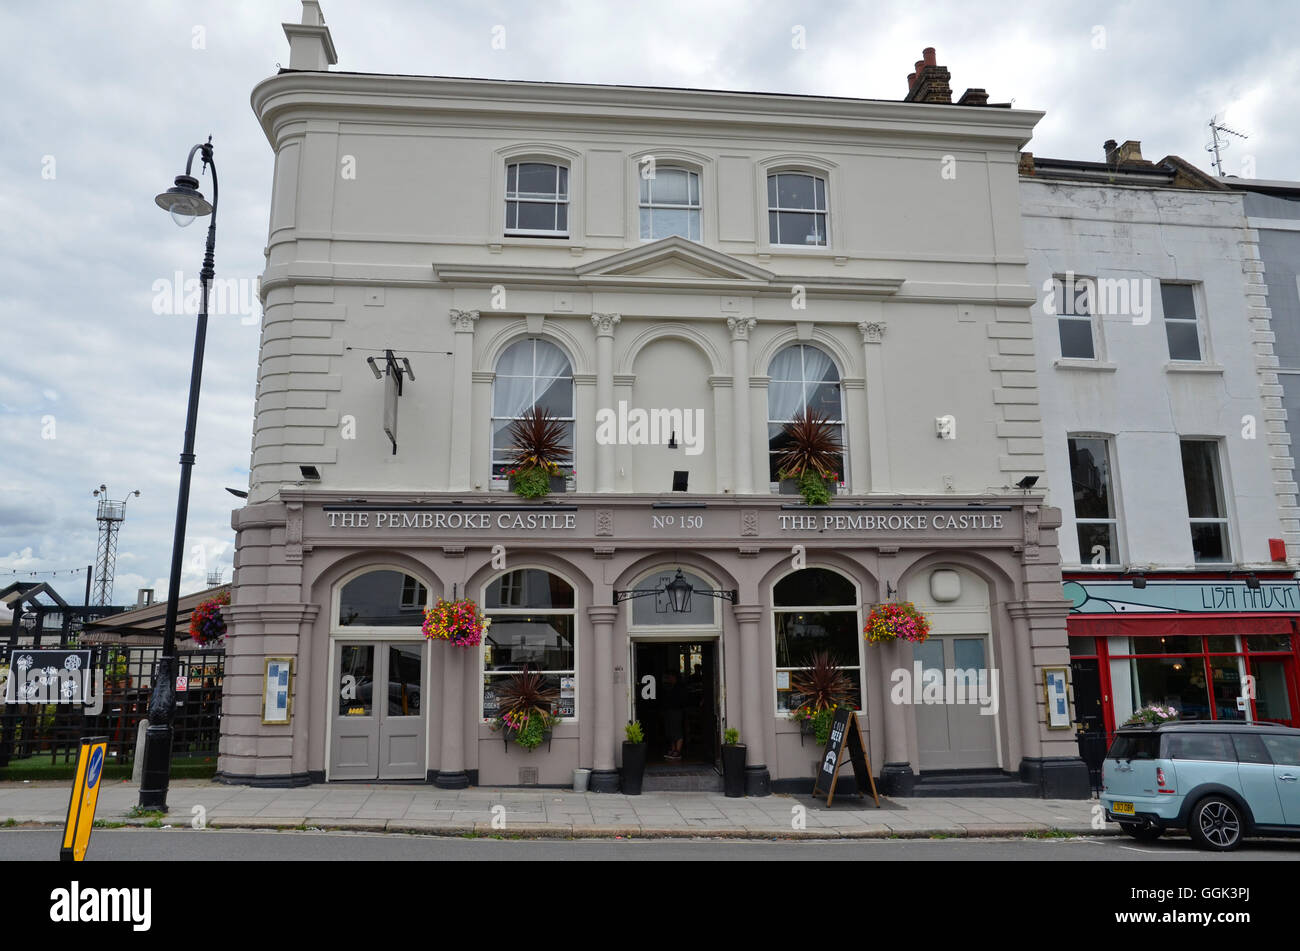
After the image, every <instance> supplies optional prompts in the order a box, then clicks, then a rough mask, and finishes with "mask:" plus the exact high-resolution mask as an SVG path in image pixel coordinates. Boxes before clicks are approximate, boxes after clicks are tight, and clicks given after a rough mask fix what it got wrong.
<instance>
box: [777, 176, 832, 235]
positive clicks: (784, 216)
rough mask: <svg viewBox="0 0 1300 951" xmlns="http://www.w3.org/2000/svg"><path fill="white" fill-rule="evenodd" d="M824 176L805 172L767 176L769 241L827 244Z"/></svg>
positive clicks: (827, 227) (826, 208)
mask: <svg viewBox="0 0 1300 951" xmlns="http://www.w3.org/2000/svg"><path fill="white" fill-rule="evenodd" d="M829 214H830V213H829V208H828V206H827V204H826V179H824V178H818V177H817V176H816V175H809V174H808V173H806V172H773V173H772V174H770V175H768V176H767V240H768V243H769V244H786V245H798V246H800V247H823V248H824V247H826V246H827V245H828V244H829V243H830V230H829V228H830V225H829V222H828V218H829Z"/></svg>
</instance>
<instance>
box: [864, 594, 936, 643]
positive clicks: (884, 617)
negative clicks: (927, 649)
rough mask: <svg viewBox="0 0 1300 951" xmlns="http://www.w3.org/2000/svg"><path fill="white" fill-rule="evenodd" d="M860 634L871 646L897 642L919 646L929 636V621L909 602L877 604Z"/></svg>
mask: <svg viewBox="0 0 1300 951" xmlns="http://www.w3.org/2000/svg"><path fill="white" fill-rule="evenodd" d="M862 633H863V636H864V637H866V639H867V640H868V641H870V642H871V643H872V644H878V643H880V642H881V641H885V642H888V641H897V640H904V641H911V642H912V643H914V644H920V643H921V642H922V641H924V640H925V639H926V638H927V637H929V636H930V619H929V618H927V617H926V616H925V615H924V614H923V613H921V612H920V611H918V610H917V608H916V605H915V604H913V603H912V602H911V601H901V602H899V603H897V604H892V603H891V604H877V605H875V606H874V607H873V608H872V609H871V615H870V616H869V617H868V618H867V624H866V626H865V627H864V628H863V629H862Z"/></svg>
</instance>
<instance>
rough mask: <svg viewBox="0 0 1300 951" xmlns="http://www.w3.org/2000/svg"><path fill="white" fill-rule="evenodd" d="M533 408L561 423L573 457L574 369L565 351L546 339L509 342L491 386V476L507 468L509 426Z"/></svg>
mask: <svg viewBox="0 0 1300 951" xmlns="http://www.w3.org/2000/svg"><path fill="white" fill-rule="evenodd" d="M534 406H536V407H538V408H539V409H541V410H542V411H543V412H545V413H546V415H548V416H552V417H554V418H555V419H560V420H564V427H565V432H566V433H567V440H566V442H565V448H567V449H568V450H569V452H570V457H569V458H570V459H572V458H573V456H572V452H573V368H572V366H571V365H570V364H569V358H568V357H567V356H565V355H564V351H563V350H561V349H560V348H559V347H557V346H556V345H555V344H553V343H550V342H549V341H546V340H538V339H535V338H529V339H527V340H518V341H516V342H515V343H512V344H511V345H510V346H509V347H507V348H506V349H505V351H504V352H502V354H501V356H500V357H499V358H498V359H497V366H496V377H495V378H494V380H493V383H492V476H493V478H496V479H504V478H505V477H506V473H507V471H508V470H509V469H510V466H509V464H508V460H509V457H510V450H511V440H510V424H511V423H512V422H514V421H515V420H516V419H520V418H521V417H522V416H523V415H524V413H526V412H528V411H529V410H530V409H532V408H533V407H534Z"/></svg>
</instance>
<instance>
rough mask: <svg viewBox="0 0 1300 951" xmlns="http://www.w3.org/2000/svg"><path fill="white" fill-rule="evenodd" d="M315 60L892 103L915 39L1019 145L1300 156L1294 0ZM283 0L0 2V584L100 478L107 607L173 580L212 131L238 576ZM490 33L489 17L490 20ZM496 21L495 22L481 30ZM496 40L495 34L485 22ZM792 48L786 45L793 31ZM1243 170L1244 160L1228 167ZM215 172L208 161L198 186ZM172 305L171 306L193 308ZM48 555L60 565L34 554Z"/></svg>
mask: <svg viewBox="0 0 1300 951" xmlns="http://www.w3.org/2000/svg"><path fill="white" fill-rule="evenodd" d="M322 8H323V10H324V13H325V18H326V21H327V23H328V24H329V26H330V29H331V31H332V33H333V37H334V44H335V46H336V48H337V49H338V53H339V60H340V61H339V64H338V66H337V67H336V68H338V69H343V70H350V71H359V72H381V73H383V72H389V73H417V74H433V75H447V76H476V77H490V78H501V79H529V80H554V81H574V82H592V83H629V84H640V85H660V86H694V87H704V88H719V89H737V90H755V91H769V92H792V93H806V94H825V95H834V96H861V97H864V98H873V99H901V98H902V97H903V95H904V94H905V93H906V76H907V74H908V73H909V72H911V71H912V64H913V63H914V61H916V60H918V59H920V58H921V50H922V48H923V47H926V46H934V47H936V49H937V50H938V60H939V62H940V63H942V64H944V65H946V66H947V67H948V68H949V69H950V70H951V72H952V85H953V88H954V90H955V91H956V92H957V93H960V92H961V90H963V89H965V88H966V87H968V86H982V87H984V88H986V89H987V90H988V92H989V94H990V96H991V99H992V101H994V102H1006V101H1010V100H1014V103H1015V106H1016V107H1018V108H1027V109H1038V110H1043V111H1045V112H1046V113H1047V115H1046V117H1045V118H1044V119H1043V120H1042V122H1041V123H1040V124H1039V126H1038V129H1037V132H1036V133H1035V136H1034V140H1033V142H1032V143H1031V144H1030V146H1029V148H1030V150H1032V151H1033V152H1035V153H1036V154H1038V155H1043V156H1051V157H1058V158H1080V159H1088V160H1093V161H1100V160H1101V158H1102V147H1101V144H1102V142H1103V141H1105V140H1106V139H1108V138H1114V139H1117V140H1119V141H1123V140H1125V139H1139V140H1141V142H1142V149H1143V153H1144V155H1145V156H1146V157H1147V158H1160V157H1162V156H1164V155H1167V154H1170V153H1173V154H1177V155H1181V156H1183V157H1184V158H1186V159H1187V160H1189V161H1191V162H1192V163H1194V164H1196V165H1198V166H1200V167H1202V168H1206V169H1208V168H1209V161H1210V160H1209V157H1208V154H1207V153H1206V151H1205V145H1206V143H1207V142H1208V130H1207V126H1206V124H1207V122H1208V120H1209V119H1210V117H1211V116H1212V115H1215V114H1217V115H1218V116H1219V117H1220V118H1221V119H1222V120H1224V121H1226V122H1227V123H1228V124H1229V125H1231V126H1233V127H1234V128H1236V129H1239V130H1241V131H1243V132H1246V133H1248V134H1249V139H1247V140H1245V141H1237V142H1235V143H1234V144H1233V147H1232V149H1231V150H1230V151H1229V152H1228V153H1226V156H1225V166H1226V169H1227V171H1229V172H1230V173H1238V174H1239V173H1241V172H1242V171H1243V170H1246V171H1247V172H1248V171H1249V169H1250V167H1251V165H1250V163H1253V169H1254V174H1255V175H1256V176H1257V177H1259V178H1276V179H1300V123H1297V122H1296V119H1295V117H1296V115H1297V114H1298V113H1300V108H1298V107H1300V92H1297V90H1300V43H1297V42H1296V41H1295V37H1296V36H1300V5H1297V4H1295V3H1293V2H1291V0H1279V2H1275V3H1271V2H1238V3H1233V4H1224V3H1222V2H1209V0H1178V2H1173V3H1162V2H1154V0H1151V2H1146V0H1142V2H1137V0H1134V2H1101V3H1081V2H1070V0H1054V2H1052V3H1047V4H1027V3H1023V2H1016V3H996V4H995V3H974V2H969V0H932V2H930V3H927V4H916V3H914V2H912V0H905V2H898V3H889V2H881V0H870V2H865V0H825V2H819V3H815V4H813V3H805V4H798V3H780V2H763V0H760V2H753V0H744V2H742V0H724V2H717V0H689V2H683V0H663V2H660V3H656V4H653V5H649V4H644V3H631V2H622V0H599V2H596V0H570V2H563V0H552V2H550V3H546V4H537V3H523V2H521V3H516V4H511V3H490V2H489V3H483V2H476V0H475V2H468V0H467V2H440V3H428V2H419V0H323V2H322ZM300 12H301V11H300V5H299V3H298V2H296V0H245V2H235V0H213V2H200V0H172V2H145V0H139V2H135V0H94V2H71V0H48V2H44V3H40V4H35V3H32V4H27V3H17V2H13V0H6V2H4V3H3V4H0V52H2V53H3V55H2V56H0V88H2V89H3V92H4V105H3V111H2V113H0V117H2V118H0V223H2V224H0V361H2V362H0V582H3V580H4V579H5V578H6V577H8V578H10V579H13V578H14V577H15V576H14V575H13V572H15V571H16V572H18V575H17V576H16V577H17V578H19V579H25V580H32V578H33V576H32V575H31V574H30V573H31V572H34V571H35V572H42V574H39V575H37V576H36V577H39V578H40V579H42V580H52V581H54V582H55V584H56V586H57V587H58V588H60V589H61V590H62V591H63V593H64V594H65V596H67V595H71V597H69V598H68V600H69V601H74V602H79V601H80V600H81V593H82V585H83V584H84V580H83V578H84V576H82V577H73V576H71V575H69V574H68V573H67V572H68V570H69V569H75V570H82V569H84V566H85V565H87V564H90V563H92V562H93V561H94V559H95V532H96V524H95V500H94V499H93V498H92V496H91V489H92V488H94V487H96V486H98V485H100V484H101V483H106V484H107V485H108V487H109V495H110V497H112V498H122V497H123V496H125V495H126V494H127V493H129V492H131V491H133V490H135V489H139V490H140V493H141V494H140V497H139V498H134V497H133V498H132V499H131V502H130V504H129V505H128V507H127V516H128V518H127V522H126V524H125V526H124V528H123V530H122V534H121V542H120V546H119V551H118V565H117V581H116V599H115V600H116V601H117V602H118V603H123V602H125V601H129V600H132V599H133V598H134V595H135V591H136V589H137V588H141V587H153V588H155V589H156V591H157V596H158V597H159V598H161V597H163V596H164V595H165V593H166V588H167V575H168V567H169V559H170V550H171V534H172V524H173V519H174V517H175V507H176V489H177V482H178V478H179V466H178V465H177V458H178V454H179V452H180V448H181V439H182V435H183V427H184V419H185V402H186V396H187V388H188V378H189V368H190V356H191V352H192V347H193V334H194V322H193V319H192V317H191V316H188V315H187V314H185V313H178V312H176V311H177V308H176V306H175V305H176V295H175V293H174V291H175V290H176V288H175V287H174V285H176V284H177V283H178V282H177V272H180V282H179V283H180V285H181V286H180V288H179V290H180V291H181V292H182V293H181V303H182V307H181V308H180V310H184V309H185V308H184V306H183V305H184V299H183V297H184V294H183V292H184V283H185V282H186V281H194V280H195V279H196V278H197V269H198V266H199V263H200V260H201V256H202V250H203V233H204V227H205V225H204V224H202V223H200V224H195V225H193V226H191V227H189V228H186V229H180V228H177V227H176V226H175V225H174V224H173V223H172V221H171V220H170V219H169V218H168V216H167V215H166V214H164V213H163V212H161V211H159V210H158V209H157V208H156V207H155V206H154V204H153V200H152V199H153V196H154V195H155V194H156V193H157V192H159V191H161V190H162V189H163V188H165V187H167V186H169V185H170V184H171V180H172V178H173V177H174V176H175V175H176V174H178V173H179V172H180V171H181V170H182V165H183V162H184V159H185V156H186V153H187V152H188V150H189V148H190V146H191V145H193V144H194V143H196V142H198V141H201V140H202V139H205V138H206V137H207V136H208V135H209V134H210V135H212V137H213V142H214V144H215V146H216V149H217V165H218V169H219V171H220V177H221V202H220V219H219V231H218V240H217V274H218V277H220V278H226V279H229V278H234V279H236V280H238V281H241V282H242V283H241V285H240V286H241V288H245V290H243V291H242V292H241V293H240V294H239V295H238V296H237V298H236V300H235V301H234V305H233V306H230V307H228V308H227V309H228V310H230V311H233V312H232V313H227V314H224V315H222V316H219V317H214V318H213V319H212V320H211V322H210V326H209V332H208V341H207V358H206V362H205V365H204V373H203V396H202V402H201V406H200V415H199V425H198V439H197V455H198V462H197V466H196V468H195V471H194V482H193V489H192V493H191V500H190V517H189V532H188V538H187V549H188V552H189V554H188V555H187V558H186V570H185V574H184V577H183V582H182V586H181V587H182V591H185V592H188V591H191V590H195V589H197V588H199V587H201V586H202V585H203V582H204V579H205V576H206V571H207V570H208V569H212V568H215V567H223V568H224V569H225V578H226V579H229V577H230V565H231V558H232V548H233V543H234V536H233V533H232V532H231V530H230V510H231V507H232V505H234V504H236V500H235V499H234V498H233V497H231V496H230V495H228V494H227V493H226V492H225V491H224V487H225V486H234V487H238V488H246V487H247V481H248V462H249V443H250V434H251V431H252V413H253V392H254V385H255V380H256V369H257V340H258V332H259V319H260V315H261V311H260V308H259V307H258V306H257V304H256V303H255V302H254V301H253V300H252V296H251V288H252V286H253V281H254V280H255V278H256V276H257V275H258V274H259V273H260V271H261V268H262V264H263V257H262V248H263V246H264V243H265V238H266V228H267V215H268V205H269V200H270V195H271V171H272V155H271V151H270V148H269V146H268V145H267V142H266V140H265V138H264V137H263V135H262V133H261V131H260V129H259V128H258V125H257V123H256V121H255V120H254V118H253V114H252V111H251V109H250V108H249V104H248V100H249V93H250V91H251V90H252V88H253V86H254V85H255V84H256V83H257V82H258V81H260V80H261V79H263V78H265V77H266V76H269V75H271V74H273V73H274V72H275V70H276V68H277V65H278V64H280V63H285V62H287V61H288V44H287V42H286V40H285V38H284V34H283V32H282V31H281V29H280V23H281V22H282V21H286V20H287V21H293V22H297V21H298V20H299V19H300ZM501 28H504V29H501ZM494 37H497V38H498V42H497V43H496V44H495V45H494V43H493V39H494ZM500 38H503V39H504V49H501V48H495V47H499V46H501V45H502V43H501V42H500ZM801 47H802V48H801ZM1243 163H1247V164H1245V165H1243ZM201 187H202V188H203V189H204V191H205V192H206V193H209V195H210V183H209V181H208V180H206V179H205V180H204V181H203V184H202V186H201ZM193 310H194V308H190V312H191V313H192V312H193ZM52 571H58V572H59V573H58V574H57V575H52V574H50V573H49V572H52Z"/></svg>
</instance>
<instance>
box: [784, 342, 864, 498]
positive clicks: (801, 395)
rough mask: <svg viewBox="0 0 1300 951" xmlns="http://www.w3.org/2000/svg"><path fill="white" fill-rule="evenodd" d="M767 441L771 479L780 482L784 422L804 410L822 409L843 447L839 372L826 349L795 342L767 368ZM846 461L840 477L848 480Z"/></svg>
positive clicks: (799, 414)
mask: <svg viewBox="0 0 1300 951" xmlns="http://www.w3.org/2000/svg"><path fill="white" fill-rule="evenodd" d="M768 377H769V379H770V381H771V382H769V383H768V384H767V444H768V478H769V479H770V480H771V481H772V482H776V481H777V468H778V466H777V464H776V460H777V456H778V455H779V454H780V453H781V452H782V451H783V450H785V448H786V447H787V444H788V443H789V439H788V438H787V437H786V435H785V431H784V430H785V424H786V423H789V422H793V421H794V419H795V417H796V416H801V415H803V412H804V410H805V409H812V410H814V411H818V412H820V413H821V414H822V415H823V416H825V417H827V419H828V420H829V421H830V422H831V423H832V424H833V425H834V426H835V434H836V435H837V436H838V437H839V440H840V445H841V446H844V407H843V400H842V397H841V392H840V371H839V370H837V369H836V368H835V361H833V360H832V359H831V358H830V356H829V355H828V354H827V353H826V352H825V351H824V350H819V349H818V348H817V347H812V346H809V345H808V344H803V343H800V344H795V345H794V346H793V347H787V348H786V349H784V350H782V351H781V352H780V353H778V354H777V355H776V357H775V358H773V360H772V364H771V366H770V367H769V368H768ZM843 462H844V460H843V459H841V465H840V470H839V471H840V478H841V481H844V482H847V481H848V477H847V475H846V474H845V471H844V466H843Z"/></svg>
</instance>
